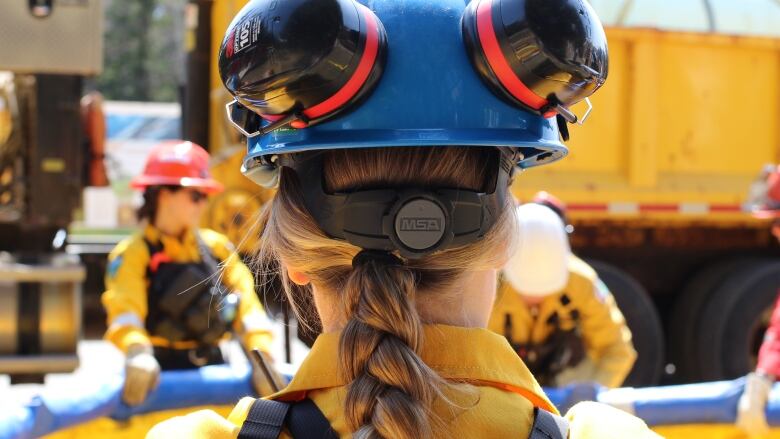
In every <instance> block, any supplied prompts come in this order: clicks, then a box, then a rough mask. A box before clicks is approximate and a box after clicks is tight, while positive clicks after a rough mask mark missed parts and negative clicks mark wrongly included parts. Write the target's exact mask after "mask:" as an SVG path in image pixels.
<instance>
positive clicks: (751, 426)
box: [737, 165, 780, 436]
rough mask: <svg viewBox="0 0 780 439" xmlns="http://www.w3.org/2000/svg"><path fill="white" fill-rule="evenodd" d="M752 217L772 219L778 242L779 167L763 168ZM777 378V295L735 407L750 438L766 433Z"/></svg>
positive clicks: (754, 191)
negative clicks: (772, 393)
mask: <svg viewBox="0 0 780 439" xmlns="http://www.w3.org/2000/svg"><path fill="white" fill-rule="evenodd" d="M750 192H751V193H750V201H749V203H750V204H751V205H752V211H753V216H755V217H756V218H761V219H771V220H772V225H771V227H772V235H774V237H775V238H777V240H778V242H780V165H771V166H768V167H766V169H765V170H764V172H762V174H761V176H760V177H759V179H758V181H757V182H756V183H755V184H754V185H753V186H752V187H751V191H750ZM778 377H780V296H778V299H777V302H776V303H775V308H774V310H773V311H772V317H771V319H770V322H769V328H767V330H766V333H765V334H764V341H763V342H762V343H761V348H760V349H759V351H758V364H757V365H756V370H755V371H754V372H751V373H749V374H748V375H747V377H746V378H745V390H744V392H743V393H742V396H741V397H740V399H739V403H738V405H737V426H738V427H739V428H740V429H742V430H743V431H744V432H745V433H747V434H748V435H749V436H762V435H765V434H767V433H768V432H769V425H768V424H767V421H766V413H765V410H766V403H767V400H768V399H769V393H770V392H771V391H772V386H773V385H774V383H775V381H776V380H777V378H778Z"/></svg>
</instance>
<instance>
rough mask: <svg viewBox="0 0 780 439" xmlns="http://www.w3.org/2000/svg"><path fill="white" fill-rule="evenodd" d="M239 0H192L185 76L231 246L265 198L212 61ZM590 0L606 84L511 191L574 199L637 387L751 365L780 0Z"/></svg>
mask: <svg viewBox="0 0 780 439" xmlns="http://www.w3.org/2000/svg"><path fill="white" fill-rule="evenodd" d="M245 3H246V2H245V1H243V0H218V1H214V2H210V1H209V2H202V1H201V2H196V3H191V4H190V8H191V9H190V13H189V14H188V16H189V17H200V18H199V20H200V26H197V24H198V23H196V20H194V19H191V20H188V22H189V24H190V25H191V26H190V32H189V33H188V38H187V39H186V41H187V44H188V49H189V50H190V59H195V58H196V56H200V59H209V60H210V61H209V68H208V75H207V78H204V77H202V76H201V75H202V74H203V72H204V71H205V70H202V71H201V72H200V73H197V72H195V71H193V70H192V69H190V74H191V75H192V74H194V75H195V76H196V78H195V79H196V81H195V82H196V83H203V84H206V79H207V84H208V89H207V90H204V91H203V94H202V96H208V97H209V98H208V103H207V105H208V108H207V109H206V108H205V107H204V111H203V112H202V113H201V114H200V117H201V118H202V120H204V121H207V122H208V123H207V126H208V133H207V135H204V136H203V137H202V139H201V140H202V142H203V143H205V144H208V145H209V147H210V149H211V151H212V152H213V153H215V155H216V157H217V164H216V166H215V172H216V174H217V175H218V176H219V178H221V179H222V180H223V181H225V182H226V183H227V185H228V186H229V187H230V188H231V189H229V190H228V191H227V192H226V193H225V194H224V195H223V196H222V197H221V198H219V199H218V200H216V201H217V202H216V203H215V204H214V208H213V209H212V211H211V212H212V213H211V214H210V217H209V221H210V223H209V224H210V225H211V226H213V227H215V228H219V229H222V230H226V231H227V232H228V233H229V234H230V235H231V238H233V239H234V240H237V241H238V240H240V237H242V235H243V229H242V227H243V224H244V223H245V222H246V221H247V220H248V219H249V218H250V216H251V215H250V214H251V212H252V211H254V210H255V209H256V208H257V207H258V206H259V205H260V203H261V202H262V201H263V200H264V199H266V198H267V196H268V195H267V194H265V193H259V192H258V189H257V188H256V187H253V185H252V183H250V182H249V181H248V180H246V179H243V178H242V177H241V176H240V175H239V174H238V172H236V170H237V169H238V167H239V165H240V160H241V155H242V154H243V151H244V145H243V142H242V140H241V139H240V138H239V137H238V136H237V134H236V133H234V131H233V130H232V129H231V128H230V127H229V126H228V124H227V122H226V120H225V117H224V105H225V103H226V102H228V100H229V96H228V95H227V93H226V92H225V91H224V89H223V87H222V84H221V83H220V80H219V76H218V73H217V70H216V58H217V56H216V54H217V50H218V49H219V45H220V43H221V39H222V37H223V34H224V29H225V28H226V27H227V25H228V23H229V22H230V20H231V19H232V17H233V16H234V15H235V13H236V12H237V10H238V9H239V8H240V7H241V6H243V4H245ZM591 3H592V4H593V6H594V7H595V8H596V10H597V12H598V13H599V15H600V17H601V18H602V20H603V21H604V24H605V26H606V27H607V37H608V40H609V49H610V61H611V62H610V64H611V65H610V72H609V79H608V81H607V83H606V85H605V86H604V87H603V89H602V90H600V91H599V93H597V94H596V96H595V97H594V99H593V105H594V107H595V109H594V111H593V113H592V115H591V117H590V118H589V119H588V120H587V122H586V123H585V124H584V125H583V126H577V127H573V128H572V130H571V131H572V132H571V137H572V139H571V141H570V142H568V146H569V148H570V154H569V156H568V157H567V158H566V159H565V160H562V161H560V162H559V163H556V164H553V165H551V166H545V167H541V168H539V169H532V170H529V171H526V172H525V173H524V174H523V175H522V176H520V178H517V179H516V186H515V188H514V189H515V194H516V195H517V196H518V197H519V198H520V199H521V200H530V199H531V197H532V196H533V194H534V193H535V192H536V191H539V190H547V191H549V192H551V193H553V194H554V195H556V196H558V197H560V198H561V199H562V200H563V201H564V202H566V203H567V204H568V210H569V215H570V217H571V219H572V221H573V225H574V227H575V231H574V233H573V234H572V242H573V247H574V249H575V251H576V252H577V253H579V254H580V255H582V256H584V257H586V258H588V259H590V260H592V261H593V262H594V265H595V267H596V268H597V270H598V271H599V273H600V274H601V276H602V278H603V279H604V281H605V282H606V283H607V285H609V286H610V288H611V289H612V290H613V293H614V294H615V295H616V298H617V300H618V302H619V304H620V305H621V308H622V309H623V311H624V314H626V317H627V320H628V323H629V325H630V326H631V328H632V330H633V333H634V342H635V344H636V346H637V350H638V351H639V360H638V361H637V365H636V366H635V368H634V370H633V371H632V373H631V375H630V376H629V378H628V381H627V384H628V385H653V384H657V383H659V382H660V381H661V380H664V381H665V382H680V381H698V380H708V379H723V378H733V377H736V376H739V375H742V374H744V373H745V372H747V371H748V370H749V369H751V368H752V366H753V365H754V363H755V354H756V352H757V347H758V345H759V344H760V340H761V337H762V334H763V329H764V327H765V322H766V320H767V319H768V315H767V310H768V309H769V308H770V307H771V305H772V303H773V301H774V298H775V295H776V292H777V287H778V286H780V266H778V261H780V258H777V256H778V255H779V254H780V251H778V250H779V249H778V246H777V244H776V243H775V242H774V240H773V238H772V237H771V235H770V233H769V231H768V224H767V223H766V222H763V221H758V220H755V219H752V218H751V216H750V215H749V214H748V213H746V211H745V208H744V203H745V201H746V197H747V194H748V190H749V187H750V185H751V182H752V181H753V179H754V178H755V177H756V176H757V174H758V173H759V171H760V170H761V168H762V166H764V165H765V164H766V163H773V162H777V161H778V160H780V157H779V156H780V152H779V151H778V150H779V147H780V127H779V126H778V124H777V122H776V121H778V120H779V119H780V85H778V84H780V81H778V79H780V61H778V60H780V38H778V37H780V4H778V3H777V2H775V1H772V0H751V1H745V2H724V1H703V2H700V1H690V0H688V1H683V0H680V1H669V0H663V1H649V0H647V1H630V0H629V1H616V0H600V1H599V0H593V1H591ZM196 9H198V10H200V14H198V13H196V12H195V11H194V10H196ZM206 25H208V27H207V28H206V27H205V26H206ZM206 54H208V58H206ZM191 79H192V78H191ZM206 93H207V94H206ZM204 99H205V98H204ZM204 105H205V104H204ZM185 108H186V107H185ZM577 110H579V112H580V113H581V112H582V111H583V109H581V108H578V109H577ZM193 113H195V112H194V111H191V112H190V114H191V115H192V114H193ZM190 124H193V125H195V126H201V125H203V124H201V125H198V124H195V122H194V121H192V122H190ZM186 126H187V111H186V110H185V127H186ZM203 134H204V133H202V132H201V135H203ZM185 135H187V133H185ZM196 140H197V139H196ZM249 244H250V245H251V243H249Z"/></svg>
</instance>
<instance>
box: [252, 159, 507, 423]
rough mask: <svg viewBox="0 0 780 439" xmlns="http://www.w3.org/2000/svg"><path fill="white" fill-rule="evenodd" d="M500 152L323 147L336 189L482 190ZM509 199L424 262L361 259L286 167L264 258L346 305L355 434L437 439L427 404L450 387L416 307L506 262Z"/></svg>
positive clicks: (349, 408) (268, 213)
mask: <svg viewBox="0 0 780 439" xmlns="http://www.w3.org/2000/svg"><path fill="white" fill-rule="evenodd" d="M498 153H499V152H498V150H496V149H489V148H462V147H461V148H459V147H433V148H431V147H428V148H414V147H410V148H373V149H357V150H333V151H329V152H325V153H324V154H325V155H324V157H323V166H324V173H323V178H324V180H325V181H324V185H325V186H326V187H327V189H328V190H329V191H333V192H344V191H352V190H358V189H371V188H378V187H393V186H401V187H404V186H406V187H408V186H415V187H448V188H461V189H469V190H477V191H479V190H483V189H484V187H485V186H486V185H489V184H490V182H491V181H495V175H494V174H495V170H494V169H493V170H491V168H490V166H489V164H490V163H491V162H493V160H492V159H493V157H494V155H495V154H498ZM491 174H493V175H491ZM510 203H511V200H510V199H509V198H506V199H505V200H504V203H503V205H502V207H501V209H502V212H501V213H500V216H499V220H498V221H497V222H496V223H495V224H494V225H493V227H492V228H491V230H490V231H489V232H488V233H487V234H486V236H485V237H484V238H483V239H481V240H479V241H477V242H474V243H471V244H468V245H465V246H461V247H455V248H450V249H446V250H443V251H439V252H436V253H433V254H430V255H428V256H425V257H423V258H420V259H404V260H401V259H386V258H369V259H367V260H365V261H363V262H358V261H357V260H355V261H353V258H354V257H355V255H356V254H358V253H359V252H360V251H361V249H360V248H358V247H356V246H354V245H352V244H350V243H348V242H346V241H344V240H337V239H333V238H330V237H328V236H326V235H325V234H324V233H323V232H322V231H321V229H320V228H319V227H318V225H317V223H316V221H315V219H314V218H313V217H312V216H311V215H310V214H309V213H308V211H307V209H306V206H305V202H304V198H303V194H302V188H301V187H300V183H299V179H298V176H297V175H296V173H295V172H293V171H291V170H288V169H284V168H283V169H282V172H281V178H280V185H279V192H278V193H277V195H276V197H275V198H274V200H273V203H272V205H271V206H270V208H269V209H266V210H265V218H264V221H263V222H264V223H265V227H264V232H263V240H264V243H265V248H264V251H265V252H266V253H265V256H266V258H264V259H265V260H279V261H283V263H284V264H285V265H286V266H288V267H292V268H294V269H295V270H297V271H300V272H302V273H305V274H306V276H307V277H309V278H310V279H311V282H312V284H315V285H317V286H318V288H321V289H323V290H325V291H327V292H328V294H335V295H338V297H339V300H338V302H340V303H342V304H343V306H342V309H340V310H338V313H339V314H340V315H341V316H342V320H343V321H344V322H345V325H344V330H343V333H342V336H341V344H340V358H341V364H340V367H339V370H341V371H342V373H344V375H345V378H346V380H347V382H350V383H351V384H350V385H349V391H348V397H347V401H346V407H345V413H346V417H347V419H348V422H349V424H350V425H351V426H352V428H353V429H354V431H356V437H388V438H389V437H393V438H411V437H430V436H431V434H432V433H433V431H434V430H435V429H433V428H432V427H431V421H430V419H431V416H430V405H431V403H432V401H433V399H434V398H435V397H436V395H438V394H439V392H440V391H441V388H442V385H443V384H442V381H441V379H440V378H439V377H438V375H437V374H436V373H435V372H434V371H432V370H431V369H430V368H429V367H428V366H427V365H426V364H425V363H424V362H423V361H422V360H421V359H420V357H419V355H418V354H419V352H420V349H421V347H422V343H423V340H422V321H421V319H420V316H419V314H418V312H417V308H416V304H417V303H418V302H421V301H427V302H434V303H435V302H436V301H438V300H446V295H447V294H450V293H451V291H450V287H451V286H452V285H453V284H454V283H455V282H457V281H458V280H459V279H460V278H461V275H462V274H463V273H465V272H467V271H469V270H477V269H485V268H492V267H496V266H499V265H500V264H501V263H502V262H503V260H504V259H505V254H506V252H505V251H502V249H505V248H506V245H507V242H510V241H511V234H512V231H513V229H514V224H513V221H512V217H513V216H512V215H509V213H510V212H511V207H510V206H511V204H510ZM353 264H354V266H353ZM281 274H282V276H283V277H286V274H287V273H286V272H285V271H284V270H282V272H281ZM285 283H286V284H287V285H288V287H287V291H288V292H290V293H291V292H292V291H293V289H292V288H291V287H290V286H289V282H288V281H285ZM299 294H300V291H299ZM291 299H292V301H293V302H295V299H296V297H295V296H294V294H293V297H291ZM377 435H378V436H377Z"/></svg>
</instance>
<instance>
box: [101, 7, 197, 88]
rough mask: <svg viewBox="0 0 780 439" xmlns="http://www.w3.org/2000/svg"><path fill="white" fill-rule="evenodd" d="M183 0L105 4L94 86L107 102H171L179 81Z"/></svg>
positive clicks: (181, 55) (181, 52)
mask: <svg viewBox="0 0 780 439" xmlns="http://www.w3.org/2000/svg"><path fill="white" fill-rule="evenodd" d="M185 3H186V0H110V1H106V2H105V30H104V55H105V56H104V69H103V73H102V74H101V75H100V76H99V77H98V78H97V81H96V86H97V89H98V90H100V91H101V92H102V93H103V95H104V96H105V97H106V98H107V99H110V100H132V101H167V102H170V101H176V100H178V85H179V83H180V82H182V80H181V79H182V78H183V60H184V49H183V46H182V38H183V33H184V30H183V24H182V23H183V20H184V5H185Z"/></svg>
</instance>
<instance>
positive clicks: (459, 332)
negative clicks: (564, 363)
mask: <svg viewBox="0 0 780 439" xmlns="http://www.w3.org/2000/svg"><path fill="white" fill-rule="evenodd" d="M339 336H340V334H339V333H338V332H335V333H326V334H322V335H320V336H319V338H317V341H316V342H315V343H314V346H313V347H312V350H311V352H310V353H309V356H308V357H306V360H304V362H303V364H302V365H301V368H300V369H299V370H298V373H297V374H296V375H295V377H294V378H293V380H292V382H290V384H289V385H288V386H287V388H285V389H284V390H282V391H281V392H279V393H277V394H275V395H272V396H271V397H269V398H270V399H275V400H280V401H296V400H300V399H302V398H304V397H308V398H310V399H311V400H312V401H314V403H315V404H316V405H317V407H318V408H319V409H320V411H322V413H323V414H324V415H325V417H326V418H327V419H328V421H329V422H330V425H331V427H332V428H333V429H334V430H335V431H336V432H337V433H338V434H339V436H340V437H349V434H350V432H349V429H348V428H347V425H346V423H345V419H344V413H343V404H344V398H345V395H346V386H345V384H346V383H345V382H344V381H343V380H342V379H341V377H340V376H339V374H338V373H337V372H336V371H335V370H334V369H333V368H334V365H336V364H338V340H339ZM421 357H422V359H423V361H425V363H426V364H428V365H429V366H431V367H432V368H433V369H434V370H435V371H436V372H438V373H439V374H440V375H441V376H442V377H444V378H446V379H448V380H452V381H457V382H464V383H468V384H470V385H471V386H469V389H470V390H466V391H464V392H456V393H453V392H448V395H447V396H448V397H449V398H451V399H452V400H453V402H454V406H449V405H446V404H443V403H436V404H434V407H433V411H434V412H435V414H436V415H437V416H438V417H439V418H440V419H442V420H444V424H445V425H448V426H449V427H451V429H452V430H451V431H452V432H453V436H452V437H467V438H477V439H478V438H486V439H487V438H490V439H492V438H505V437H507V438H508V437H514V438H524V437H528V434H529V430H530V427H531V424H532V423H533V408H534V406H537V407H541V408H543V409H545V410H548V411H551V412H553V413H556V414H557V413H558V412H557V410H556V409H555V408H554V407H553V406H552V404H551V403H550V401H549V400H548V399H547V396H546V395H545V394H544V393H543V391H542V389H541V388H540V387H539V385H538V384H537V383H536V380H535V379H534V377H533V376H531V373H530V372H529V371H528V369H527V368H526V367H525V365H524V364H523V362H522V361H521V360H520V358H519V357H518V356H517V354H515V352H514V351H513V350H512V348H511V347H510V346H509V344H508V343H507V342H506V340H505V339H504V338H503V337H500V336H497V335H496V334H493V333H491V332H490V331H487V330H485V329H479V328H461V327H454V326H445V325H430V326H426V327H425V338H424V345H423V349H422V353H421ZM252 402H253V399H252V398H244V399H242V400H241V401H240V402H239V403H238V405H237V406H236V407H235V408H234V409H233V412H232V413H231V414H230V416H229V417H228V419H224V418H223V417H221V416H219V415H218V414H216V413H214V412H213V411H211V410H201V411H198V412H194V413H191V414H189V415H186V416H180V417H176V418H173V419H170V420H167V421H165V422H162V423H160V424H158V425H157V426H155V427H154V428H153V429H152V430H150V431H149V434H148V435H147V438H151V439H157V438H169V437H187V438H195V439H196V438H212V439H222V438H235V437H237V436H238V432H239V431H240V429H241V425H242V424H243V422H244V420H245V419H246V416H247V413H248V411H249V408H250V407H251V405H252ZM567 417H568V418H569V420H570V422H571V428H570V430H571V431H572V433H575V432H576V436H570V437H572V438H575V437H576V438H618V437H620V438H626V437H631V438H644V437H652V438H655V437H657V436H656V435H655V434H654V433H652V432H651V431H650V430H648V429H647V426H646V425H645V424H644V422H642V421H641V420H639V419H638V418H635V417H633V416H630V415H628V414H626V413H624V412H621V411H619V410H617V409H612V408H610V407H607V406H603V405H601V404H595V403H587V404H582V405H578V406H575V408H573V409H572V410H570V411H569V414H568V415H567ZM280 437H282V438H290V436H289V435H288V434H286V433H283V434H282V435H281V436H280Z"/></svg>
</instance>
